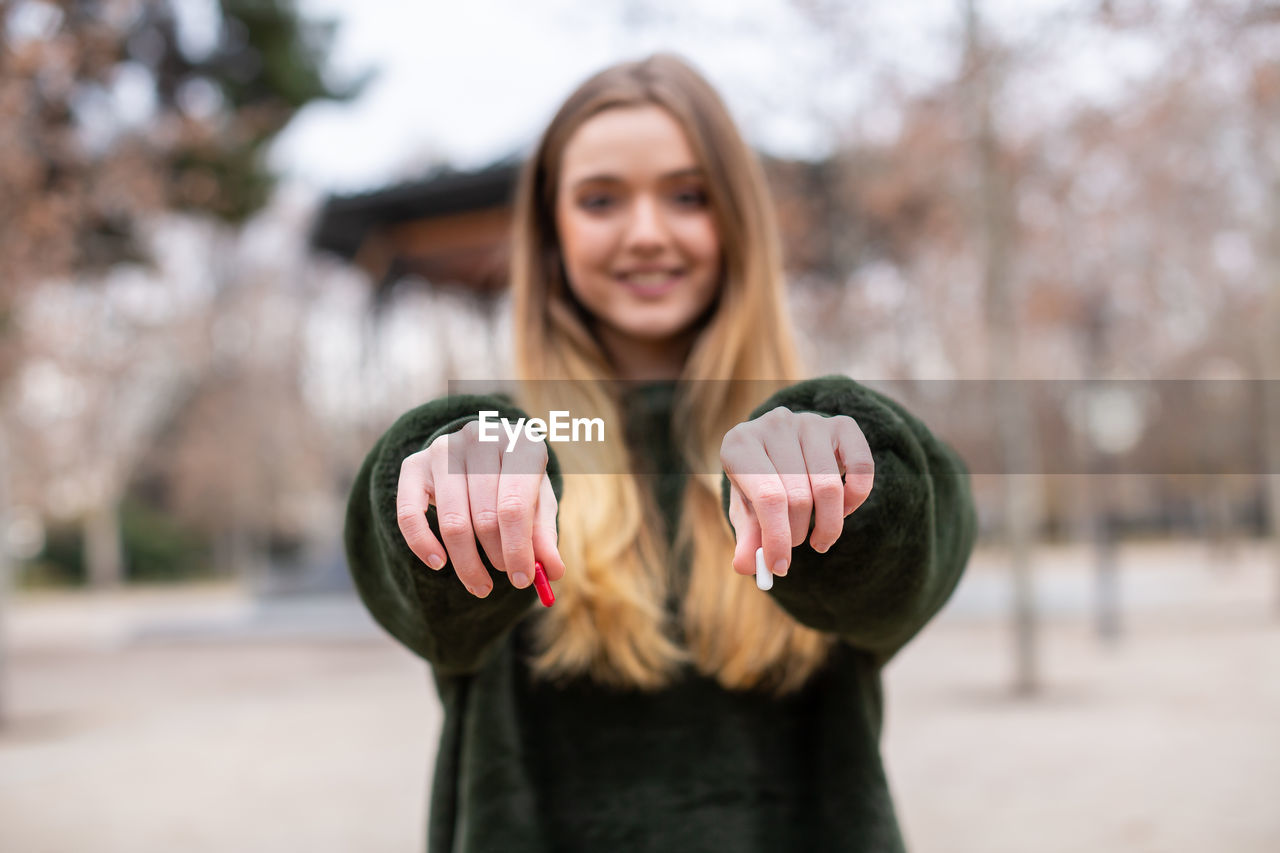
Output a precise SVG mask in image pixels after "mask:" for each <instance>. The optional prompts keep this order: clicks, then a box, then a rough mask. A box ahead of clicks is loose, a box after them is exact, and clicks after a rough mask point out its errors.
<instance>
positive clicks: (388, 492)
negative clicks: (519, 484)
mask: <svg viewBox="0 0 1280 853" xmlns="http://www.w3.org/2000/svg"><path fill="white" fill-rule="evenodd" d="M482 409H488V410H497V411H498V413H499V416H500V417H503V418H507V419H509V420H511V421H515V419H517V418H522V417H526V415H525V414H524V413H523V412H521V411H520V410H519V409H518V408H516V407H515V406H514V405H513V404H512V403H511V401H510V399H509V398H507V397H506V396H504V395H495V396H479V395H456V396H452V397H442V398H440V399H438V400H433V401H432V402H430V403H426V404H425V405H422V406H419V407H418V408H416V409H413V410H411V411H409V412H407V413H406V414H405V415H403V416H402V417H401V418H400V419H399V420H397V421H396V422H395V423H394V424H393V425H392V426H391V428H390V429H389V430H387V432H386V433H384V434H383V436H382V437H381V438H380V439H378V442H377V443H376V444H375V445H374V446H373V449H372V450H371V451H370V452H369V455H368V456H367V457H365V460H364V463H363V464H362V465H361V466H360V471H359V473H358V474H357V475H356V479H355V482H354V484H353V485H352V488H351V494H350V497H349V498H348V501H347V512H346V523H345V527H344V530H343V541H344V545H345V549H346V556H347V565H348V568H349V569H350V571H351V576H352V578H353V580H354V581H355V586H356V590H357V592H358V593H359V595H360V598H361V600H362V601H363V602H364V604H365V606H366V607H367V608H368V609H369V612H370V614H372V616H373V618H374V620H375V621H376V622H378V624H380V625H381V626H382V627H383V628H385V629H386V630H387V632H388V633H390V634H391V635H392V636H393V637H395V638H396V639H397V640H399V641H400V642H401V643H403V644H404V645H405V646H406V647H408V648H409V649H410V650H411V651H413V652H414V653H416V654H417V655H419V656H420V657H422V658H424V659H426V660H427V661H428V662H430V663H431V664H432V665H433V666H434V667H435V670H436V672H437V673H438V674H440V675H462V674H467V673H472V672H475V671H476V670H478V669H479V668H480V667H481V666H482V665H483V663H484V661H485V660H486V658H487V656H488V654H489V652H490V651H491V650H492V649H493V648H494V647H495V646H496V645H497V644H498V641H499V640H500V639H501V638H502V637H503V636H504V635H505V634H506V632H507V631H509V630H510V629H511V628H512V627H513V626H514V625H515V624H516V623H517V622H518V621H520V619H521V617H523V616H524V615H525V613H526V612H527V611H528V610H529V608H530V607H531V606H532V605H533V603H534V602H536V601H537V594H536V592H535V590H534V588H533V587H532V585H531V586H529V587H526V588H525V589H516V588H515V587H513V586H512V585H511V582H510V581H509V580H508V579H507V576H506V575H505V574H504V573H502V572H499V571H498V570H497V569H495V568H494V567H493V564H492V563H491V562H490V561H489V559H488V558H487V557H486V556H485V553H484V550H483V548H480V547H479V543H477V550H478V551H479V552H480V559H481V561H482V562H483V563H484V566H485V568H486V569H488V570H489V577H490V579H491V581H492V583H493V589H492V591H491V592H490V593H489V594H488V595H487V596H485V597H484V598H476V597H475V596H473V595H471V593H469V592H467V590H466V588H465V587H464V586H463V585H462V582H461V581H460V580H459V579H458V576H457V574H456V573H455V572H454V569H453V564H452V562H448V563H446V564H445V565H444V567H443V568H441V569H440V570H439V571H433V570H432V569H431V568H430V567H428V566H427V565H426V564H424V563H423V562H422V561H421V560H419V559H418V557H417V556H416V555H415V554H414V553H413V552H412V551H411V550H409V545H408V543H406V542H405V539H404V534H402V533H401V532H400V527H399V524H398V523H397V521H396V492H397V485H398V483H399V479H400V466H401V463H402V462H403V461H404V459H405V457H407V456H409V455H411V454H413V453H416V452H418V451H419V450H423V449H424V448H426V447H427V446H429V445H430V444H431V442H432V441H434V440H435V439H436V438H437V437H439V436H441V435H444V434H446V433H451V432H455V431H457V430H459V429H461V428H462V427H463V426H464V425H466V424H467V423H468V422H469V421H472V420H476V419H477V418H478V413H479V412H480V411H481V410H482ZM547 449H548V456H549V459H548V462H547V475H548V477H549V478H550V480H551V486H552V489H553V490H554V491H555V495H556V500H557V501H558V500H559V499H560V495H561V490H562V480H561V476H560V468H559V463H558V462H557V460H556V456H555V452H554V451H552V450H551V448H550V446H549V445H548V448H547ZM427 522H428V523H429V524H430V525H431V530H432V532H433V533H435V535H436V536H437V538H438V537H439V531H440V525H439V522H438V521H437V519H436V508H435V507H434V506H432V507H430V508H428V510H427Z"/></svg>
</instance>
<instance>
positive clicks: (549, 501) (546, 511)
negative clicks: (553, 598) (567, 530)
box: [533, 474, 565, 581]
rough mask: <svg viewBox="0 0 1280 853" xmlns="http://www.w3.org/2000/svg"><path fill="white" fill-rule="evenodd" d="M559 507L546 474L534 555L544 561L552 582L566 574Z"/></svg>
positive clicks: (536, 521) (536, 514) (537, 515)
mask: <svg viewBox="0 0 1280 853" xmlns="http://www.w3.org/2000/svg"><path fill="white" fill-rule="evenodd" d="M557 506H558V504H557V501H556V493H555V490H554V489H552V488H551V479H550V478H549V477H547V476H546V475H545V474H544V475H543V477H542V485H541V486H540V487H539V489H538V507H537V510H536V511H535V512H534V521H533V554H534V557H535V558H536V559H538V560H540V561H542V568H543V570H545V571H546V573H547V580H552V581H558V580H560V579H561V578H562V577H564V572H565V565H564V558H562V557H561V556H560V535H559V532H558V530H557V528H556V507H557Z"/></svg>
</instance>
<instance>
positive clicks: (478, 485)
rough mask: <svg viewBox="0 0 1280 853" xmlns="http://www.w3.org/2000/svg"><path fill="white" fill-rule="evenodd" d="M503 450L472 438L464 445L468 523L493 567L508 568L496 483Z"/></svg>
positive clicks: (499, 475)
mask: <svg viewBox="0 0 1280 853" xmlns="http://www.w3.org/2000/svg"><path fill="white" fill-rule="evenodd" d="M501 454H502V450H501V448H500V447H499V446H497V445H489V444H481V443H480V442H478V441H477V442H472V443H471V444H470V445H468V447H467V497H468V499H469V500H470V502H471V524H472V525H473V526H474V527H475V530H476V539H478V540H479V541H480V547H481V548H483V549H484V553H485V556H487V557H488V558H489V562H490V563H491V564H492V565H493V567H494V568H495V569H497V570H498V571H500V572H505V571H506V570H507V567H506V563H505V562H503V559H502V529H501V527H500V526H499V524H498V484H499V482H500V480H501V461H500V459H499V457H500V455H501Z"/></svg>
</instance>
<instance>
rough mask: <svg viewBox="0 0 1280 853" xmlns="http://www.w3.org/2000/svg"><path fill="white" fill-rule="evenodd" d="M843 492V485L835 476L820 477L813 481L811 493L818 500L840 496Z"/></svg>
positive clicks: (827, 499)
mask: <svg viewBox="0 0 1280 853" xmlns="http://www.w3.org/2000/svg"><path fill="white" fill-rule="evenodd" d="M843 492H844V487H843V486H842V485H841V483H840V478H839V477H837V476H827V477H821V478H819V479H817V480H815V481H814V483H813V494H814V497H816V498H817V499H818V500H826V501H829V500H832V499H833V498H838V497H840V495H841V494H843Z"/></svg>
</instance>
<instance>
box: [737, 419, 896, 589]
mask: <svg viewBox="0 0 1280 853" xmlns="http://www.w3.org/2000/svg"><path fill="white" fill-rule="evenodd" d="M720 464H721V466H722V467H723V468H724V471H725V474H727V475H728V477H729V521H730V523H732V525H733V530H734V534H735V535H736V537H737V540H738V541H737V546H736V547H735V548H734V552H733V568H734V571H736V572H737V573H738V574H740V575H753V574H755V571H756V569H755V565H756V563H755V554H756V549H757V548H759V547H761V546H763V547H764V559H765V565H767V566H770V567H772V571H773V573H774V574H775V575H785V574H786V573H787V568H788V566H789V565H790V562H791V549H792V548H795V547H797V546H799V545H800V543H802V542H804V540H805V537H806V536H808V538H809V544H810V546H811V547H812V548H813V549H814V550H815V551H817V552H819V553H825V552H826V551H827V550H828V549H829V548H830V547H831V546H832V545H834V544H835V542H836V540H837V539H839V538H840V534H841V533H842V532H843V531H844V519H845V516H847V515H848V514H849V513H851V512H853V511H854V510H855V509H857V508H858V507H859V506H861V505H862V502H863V501H865V500H866V499H867V496H868V495H870V494H871V485H872V481H873V480H874V479H875V462H874V460H873V459H872V457H871V448H870V447H868V446H867V439H866V437H865V436H863V434H862V430H861V429H859V428H858V424H857V422H856V421H855V420H854V419H853V418H851V417H848V416H847V415H837V416H835V417H824V416H823V415H819V414H816V413H814V412H793V411H791V410H790V409H787V408H784V407H782V406H779V407H778V408H776V409H773V410H771V411H769V412H766V413H765V414H764V415H761V416H760V417H758V418H756V419H755V420H751V421H747V422H746V423H741V424H738V425H737V426H736V427H734V428H733V429H731V430H729V431H728V432H727V433H725V437H724V441H723V442H722V443H721V445H720ZM842 475H844V476H843V480H842V479H841V478H842ZM810 516H812V517H813V519H814V524H813V533H812V535H809V519H810Z"/></svg>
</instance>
